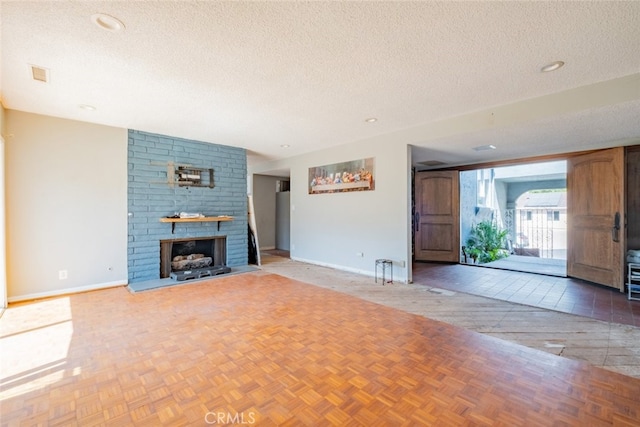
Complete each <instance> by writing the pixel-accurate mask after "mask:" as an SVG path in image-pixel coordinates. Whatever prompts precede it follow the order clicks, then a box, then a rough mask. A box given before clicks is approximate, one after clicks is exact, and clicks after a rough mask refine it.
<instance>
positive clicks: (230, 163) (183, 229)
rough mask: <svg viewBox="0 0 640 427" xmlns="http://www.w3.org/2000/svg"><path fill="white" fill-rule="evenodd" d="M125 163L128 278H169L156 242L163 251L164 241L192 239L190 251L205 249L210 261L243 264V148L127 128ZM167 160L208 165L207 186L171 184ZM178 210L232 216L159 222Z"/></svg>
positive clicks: (245, 243)
mask: <svg viewBox="0 0 640 427" xmlns="http://www.w3.org/2000/svg"><path fill="white" fill-rule="evenodd" d="M128 163H129V167H128V171H129V172H128V174H129V180H128V181H129V182H128V194H129V196H128V217H129V230H128V234H129V235H128V238H129V241H128V257H127V258H128V270H129V283H135V282H141V281H147V280H157V279H160V278H164V277H171V276H170V275H171V271H170V270H169V273H168V274H167V270H166V269H167V267H166V266H165V265H164V264H162V265H161V259H165V261H166V259H167V258H169V259H170V258H172V255H171V253H170V252H169V254H168V255H167V253H166V252H162V253H161V251H162V246H163V245H162V244H161V243H160V242H165V244H164V246H165V251H166V246H167V243H166V242H168V241H173V242H174V243H179V242H185V241H186V242H189V241H193V242H197V243H194V244H195V245H198V249H197V251H196V254H202V252H205V251H206V252H209V251H211V254H208V255H206V256H207V257H211V266H221V265H226V266H228V267H234V266H245V265H247V264H248V234H247V228H248V220H247V160H246V153H245V150H244V149H242V148H237V147H228V146H224V145H216V144H211V143H207V142H200V141H192V140H186V139H180V138H174V137H169V136H164V135H157V134H151V133H147V132H142V131H136V130H129V156H128ZM171 165H190V166H191V167H193V168H201V169H203V170H207V171H208V170H209V169H211V170H212V171H213V172H212V175H211V176H210V178H211V179H209V181H208V184H209V185H206V186H185V185H174V183H172V182H171V180H170V177H169V176H168V175H169V173H168V171H171V167H170V166H171ZM207 177H209V175H207ZM180 212H193V213H201V214H203V215H205V216H212V217H213V216H219V215H228V216H230V217H233V220H230V221H225V222H204V221H203V222H199V221H195V222H179V223H175V224H171V223H166V222H161V219H166V218H167V217H171V216H173V215H175V214H176V213H180ZM204 240H209V241H210V242H209V246H208V248H207V249H206V250H203V249H201V248H200V246H199V245H203V244H204V243H202V241H204ZM203 255H204V254H203ZM174 256H175V255H174ZM170 265H171V261H169V266H170ZM166 274H167V275H166Z"/></svg>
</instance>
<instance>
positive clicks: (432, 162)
mask: <svg viewBox="0 0 640 427" xmlns="http://www.w3.org/2000/svg"><path fill="white" fill-rule="evenodd" d="M418 164H420V165H422V166H442V165H444V164H446V163H445V162H441V161H439V160H426V161H424V162H420V163H418Z"/></svg>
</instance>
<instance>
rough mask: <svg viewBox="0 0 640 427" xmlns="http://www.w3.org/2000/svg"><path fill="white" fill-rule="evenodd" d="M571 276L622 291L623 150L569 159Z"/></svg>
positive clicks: (568, 199)
mask: <svg viewBox="0 0 640 427" xmlns="http://www.w3.org/2000/svg"><path fill="white" fill-rule="evenodd" d="M567 202H568V206H567V208H568V212H569V216H568V223H567V246H568V248H567V249H568V253H567V273H568V275H569V276H571V277H576V278H579V279H584V280H588V281H590V282H594V283H599V284H602V285H606V286H610V287H612V288H616V289H620V290H621V291H624V280H623V277H624V276H623V270H624V251H625V245H624V239H625V230H624V148H622V147H618V148H612V149H609V150H602V151H598V152H595V153H590V154H585V155H582V156H578V157H574V158H571V159H569V162H568V169H567Z"/></svg>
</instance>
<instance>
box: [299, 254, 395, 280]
mask: <svg viewBox="0 0 640 427" xmlns="http://www.w3.org/2000/svg"><path fill="white" fill-rule="evenodd" d="M290 258H291V259H292V260H294V261H300V262H304V263H307V264H313V265H319V266H321V267H328V268H333V269H334V270H340V271H346V272H349V273H356V274H362V275H364V276H369V277H375V271H373V270H361V269H358V268H351V267H345V266H344V265H337V264H331V263H326V262H319V261H315V260H311V259H304V258H298V257H290ZM393 281H394V282H399V283H407V280H406V278H396V277H394V278H393Z"/></svg>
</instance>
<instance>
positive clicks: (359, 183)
mask: <svg viewBox="0 0 640 427" xmlns="http://www.w3.org/2000/svg"><path fill="white" fill-rule="evenodd" d="M373 166H374V158H373V157H369V158H367V159H360V160H351V161H348V162H341V163H334V164H332V165H324V166H315V167H312V168H309V194H323V193H343V192H346V191H369V190H374V189H375V180H374V178H373V172H374V170H373Z"/></svg>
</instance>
